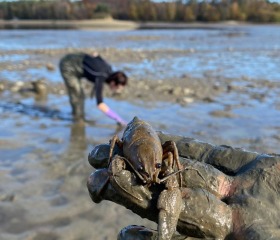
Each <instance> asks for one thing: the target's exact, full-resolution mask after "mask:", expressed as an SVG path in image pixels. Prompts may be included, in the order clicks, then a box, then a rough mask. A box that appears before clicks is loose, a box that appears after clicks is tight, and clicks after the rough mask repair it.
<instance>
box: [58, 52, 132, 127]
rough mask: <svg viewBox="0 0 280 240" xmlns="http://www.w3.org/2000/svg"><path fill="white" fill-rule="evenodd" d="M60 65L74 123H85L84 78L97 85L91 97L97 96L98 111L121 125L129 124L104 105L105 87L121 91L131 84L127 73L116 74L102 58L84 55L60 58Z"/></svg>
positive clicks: (69, 55)
mask: <svg viewBox="0 0 280 240" xmlns="http://www.w3.org/2000/svg"><path fill="white" fill-rule="evenodd" d="M59 66H60V71H61V75H62V77H63V79H64V82H65V85H66V88H67V91H68V94H69V101H70V104H71V107H72V114H73V117H74V121H76V122H83V121H84V120H85V113H84V102H85V94H84V90H83V87H82V83H81V79H82V78H86V79H87V80H88V81H90V82H91V83H93V84H94V86H93V90H92V94H91V95H92V96H93V95H94V94H95V96H96V103H97V108H98V109H99V110H100V111H102V112H103V113H105V114H106V116H108V117H109V118H111V119H113V120H115V121H116V122H117V123H118V124H121V125H126V122H125V121H124V120H123V119H122V118H121V117H120V116H119V115H118V114H117V113H116V112H114V111H113V110H112V109H111V108H110V107H109V106H108V105H107V104H106V103H104V102H103V86H104V84H107V85H109V87H110V89H111V91H113V92H120V91H121V90H122V89H123V87H124V86H126V84H127V81H128V78H127V76H126V75H125V73H123V72H121V71H117V72H113V71H112V68H111V66H110V65H109V64H108V63H107V62H106V61H105V60H104V59H103V58H102V57H101V56H99V55H93V56H91V55H89V54H85V53H72V54H67V55H66V56H64V57H63V58H62V59H61V61H60V65H59Z"/></svg>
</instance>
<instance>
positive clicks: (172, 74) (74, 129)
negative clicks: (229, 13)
mask: <svg viewBox="0 0 280 240" xmlns="http://www.w3.org/2000/svg"><path fill="white" fill-rule="evenodd" d="M0 39H1V41H0V97H1V102H0V120H1V126H0V156H1V157H0V181H1V183H2V184H1V187H0V213H1V215H0V238H1V239H40V240H41V239H92V238H93V236H95V237H94V239H114V237H115V236H116V234H117V233H118V231H119V230H120V229H121V228H122V227H124V226H126V225H129V224H140V225H146V226H153V227H155V225H154V224H152V223H150V222H148V221H147V220H143V219H141V218H139V217H136V216H135V215H134V214H132V213H130V211H127V210H125V209H123V208H122V207H119V206H117V205H115V204H113V203H106V202H104V203H102V204H99V205H95V204H93V203H92V202H91V200H90V198H89V196H88V193H87V189H86V179H87V177H88V175H89V174H90V172H91V171H93V169H92V168H91V167H90V165H89V164H88V162H87V156H88V153H89V151H90V150H91V149H92V148H93V146H95V145H96V144H99V143H106V142H108V141H109V139H110V138H111V137H112V136H113V135H114V134H116V133H117V134H121V130H120V129H118V128H117V126H116V125H115V123H114V122H113V121H112V120H110V119H108V118H106V117H104V115H103V114H102V113H100V112H99V111H98V110H97V109H96V107H95V100H92V99H90V98H88V99H87V101H86V116H87V119H88V120H91V121H93V122H92V123H91V124H87V125H86V126H85V127H80V126H77V125H75V124H72V122H71V114H70V105H69V103H68V97H67V95H66V93H65V88H64V85H63V82H62V78H61V76H60V73H59V71H58V62H59V59H60V58H61V57H62V56H63V55H64V54H66V53H69V52H77V51H87V52H94V51H96V52H99V53H100V54H101V55H102V56H104V58H105V59H107V60H108V61H109V62H110V63H111V64H112V65H113V67H114V69H122V70H124V71H125V72H126V73H127V75H128V76H129V78H130V82H129V86H128V87H127V89H126V90H125V92H124V93H123V94H122V95H118V96H112V95H111V94H110V93H109V92H108V91H107V90H108V89H105V96H106V97H105V101H106V103H107V104H108V105H109V106H110V107H112V108H113V109H114V110H116V111H117V112H118V113H119V114H120V115H121V116H122V117H123V118H124V119H126V120H127V121H129V120H131V119H132V118H133V117H134V116H135V115H137V116H138V117H140V118H142V119H144V120H146V121H148V122H149V123H151V124H152V126H154V128H155V129H157V130H162V131H165V132H169V133H174V134H180V135H185V136H188V137H194V138H197V139H199V140H201V141H208V142H211V143H213V144H217V145H218V144H228V145H232V146H234V147H242V148H245V149H247V150H250V151H258V152H266V153H273V152H275V153H278V154H279V143H280V137H279V131H280V124H279V122H280V100H279V95H280V70H279V69H280V68H279V66H280V26H273V25H272V26H228V27H226V28H225V27H223V28H220V29H219V28H218V29H211V30H210V29H209V30H201V29H200V30H199V29H198V30H195V29H191V30H190V29H189V30H139V31H137V30H130V31H109V30H108V31H96V30H2V31H0ZM32 81H42V82H43V83H44V84H45V86H46V88H47V92H48V95H47V96H46V97H43V96H39V95H36V94H34V92H33V91H30V89H32V86H33V85H32ZM86 87H87V89H88V92H89V91H90V86H89V85H87V84H86Z"/></svg>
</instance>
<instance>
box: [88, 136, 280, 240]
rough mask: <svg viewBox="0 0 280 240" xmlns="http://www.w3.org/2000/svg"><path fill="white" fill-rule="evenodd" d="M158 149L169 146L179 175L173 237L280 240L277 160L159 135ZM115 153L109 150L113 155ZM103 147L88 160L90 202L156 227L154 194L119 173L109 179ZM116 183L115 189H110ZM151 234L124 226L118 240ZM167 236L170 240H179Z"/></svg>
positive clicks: (106, 148) (279, 158) (128, 173)
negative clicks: (179, 168)
mask: <svg viewBox="0 0 280 240" xmlns="http://www.w3.org/2000/svg"><path fill="white" fill-rule="evenodd" d="M159 137H160V139H161V141H162V143H164V142H166V141H168V140H173V141H175V143H176V145H177V148H178V151H179V155H180V161H181V163H182V164H183V165H184V166H185V170H184V171H183V172H182V175H183V186H182V187H181V188H180V189H181V192H182V200H183V201H182V210H181V214H180V217H179V220H178V223H177V231H178V232H179V233H180V234H181V235H182V236H183V235H184V236H191V237H196V238H200V239H201V238H202V239H238V240H242V239H254V240H255V239H258V240H264V239H271V240H272V239H275V240H276V239H280V229H279V219H280V201H279V199H280V155H275V154H274V155H267V154H258V153H255V152H248V151H245V150H242V149H237V148H232V147H229V146H223V145H222V146H214V145H211V144H209V143H203V142H200V141H197V140H195V139H192V138H186V137H180V136H173V135H166V134H162V133H159ZM118 151H120V150H119V149H117V148H116V149H115V152H114V154H117V153H119V154H120V153H121V152H118ZM108 156H109V145H106V144H103V145H99V146H97V147H96V148H95V149H94V150H93V151H92V152H91V153H90V155H89V162H90V164H91V165H92V166H93V167H95V168H97V169H98V168H99V170H97V171H96V172H94V173H92V174H91V176H90V177H89V179H88V190H89V193H90V196H91V198H92V200H93V201H94V202H100V201H102V200H109V201H113V202H115V203H118V204H120V205H123V206H125V207H126V208H128V209H131V210H132V211H133V212H135V213H136V214H138V215H139V216H141V217H145V218H148V219H150V220H152V221H157V217H156V216H157V215H158V210H157V206H156V201H155V198H157V197H158V196H159V193H160V191H161V190H160V189H159V188H157V187H153V188H149V187H148V186H146V185H143V184H141V183H138V182H137V181H136V179H137V178H136V177H135V174H134V173H133V172H131V171H129V170H126V169H125V170H122V172H121V174H118V175H116V176H114V177H113V178H112V177H110V171H108V169H107V165H108ZM116 183H117V184H116ZM156 236H157V233H156V231H152V230H149V229H146V228H144V227H138V226H129V227H126V228H124V229H123V230H122V231H121V232H120V234H119V238H118V239H120V240H123V239H126V240H127V239H156ZM182 236H178V235H177V236H173V238H172V239H182Z"/></svg>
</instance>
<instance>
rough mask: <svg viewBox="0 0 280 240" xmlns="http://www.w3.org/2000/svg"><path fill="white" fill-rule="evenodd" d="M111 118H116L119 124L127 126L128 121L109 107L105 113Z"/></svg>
mask: <svg viewBox="0 0 280 240" xmlns="http://www.w3.org/2000/svg"><path fill="white" fill-rule="evenodd" d="M105 114H106V115H107V116H108V117H109V118H112V119H114V120H115V121H116V122H117V124H118V125H121V126H126V125H127V122H126V121H124V120H123V119H122V118H121V117H120V116H119V115H118V114H117V113H116V112H114V111H113V110H111V109H109V110H108V111H107V112H106V113H105Z"/></svg>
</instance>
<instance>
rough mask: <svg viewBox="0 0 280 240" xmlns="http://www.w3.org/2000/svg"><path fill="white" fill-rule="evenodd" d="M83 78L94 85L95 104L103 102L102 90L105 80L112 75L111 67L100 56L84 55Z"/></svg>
mask: <svg viewBox="0 0 280 240" xmlns="http://www.w3.org/2000/svg"><path fill="white" fill-rule="evenodd" d="M83 69H84V76H85V77H86V78H87V79H88V80H89V81H90V82H93V83H94V84H95V85H94V87H95V91H94V92H95V96H96V101H97V104H99V103H102V102H103V97H102V90H103V84H104V82H105V80H106V79H107V78H108V77H109V76H110V75H111V74H112V73H113V71H112V68H111V66H110V65H109V64H108V63H107V62H106V61H105V60H104V59H103V58H101V57H100V56H97V57H92V56H90V55H87V54H86V55H85V56H84V59H83Z"/></svg>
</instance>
